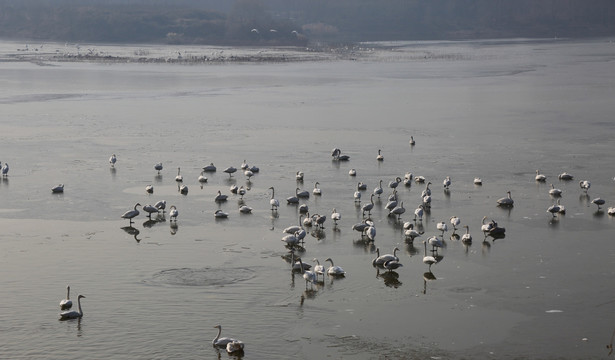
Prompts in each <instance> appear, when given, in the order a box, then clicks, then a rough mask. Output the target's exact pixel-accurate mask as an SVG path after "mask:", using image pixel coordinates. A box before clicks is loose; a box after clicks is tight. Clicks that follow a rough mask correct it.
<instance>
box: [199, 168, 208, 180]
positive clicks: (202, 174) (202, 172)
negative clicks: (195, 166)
mask: <svg viewBox="0 0 615 360" xmlns="http://www.w3.org/2000/svg"><path fill="white" fill-rule="evenodd" d="M198 180H199V182H200V183H204V182H207V177H206V176H205V171H204V170H202V171H201V175H199V178H198Z"/></svg>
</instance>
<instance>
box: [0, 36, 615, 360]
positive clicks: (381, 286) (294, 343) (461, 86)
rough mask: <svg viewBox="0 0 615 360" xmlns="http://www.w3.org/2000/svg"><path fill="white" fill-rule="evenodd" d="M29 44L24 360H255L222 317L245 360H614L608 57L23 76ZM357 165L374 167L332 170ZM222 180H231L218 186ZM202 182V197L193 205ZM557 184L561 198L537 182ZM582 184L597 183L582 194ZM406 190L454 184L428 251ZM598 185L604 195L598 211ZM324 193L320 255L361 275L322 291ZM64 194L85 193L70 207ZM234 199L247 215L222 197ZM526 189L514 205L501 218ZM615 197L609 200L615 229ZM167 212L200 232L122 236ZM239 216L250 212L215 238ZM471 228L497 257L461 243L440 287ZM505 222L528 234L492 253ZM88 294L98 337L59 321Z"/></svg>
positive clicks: (15, 121)
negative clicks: (398, 180)
mask: <svg viewBox="0 0 615 360" xmlns="http://www.w3.org/2000/svg"><path fill="white" fill-rule="evenodd" d="M46 46H47V48H51V49H53V46H54V45H52V44H50V45H46ZM19 47H23V45H22V44H15V43H7V42H4V43H1V44H0V54H1V55H0V58H2V59H4V61H3V62H1V63H0V133H1V134H2V145H0V149H1V151H0V161H2V163H4V162H7V163H9V164H10V172H9V176H8V177H6V178H3V179H2V180H1V182H0V199H1V202H0V227H1V228H2V232H1V233H0V269H1V273H2V276H1V277H0V288H1V289H2V295H3V296H2V297H3V301H2V302H1V303H0V333H2V336H1V337H0V353H1V354H2V356H1V357H3V358H7V359H9V358H10V359H48V358H67V359H83V358H108V359H177V358H182V359H210V358H222V359H226V358H235V357H234V356H229V355H227V354H226V352H225V351H222V352H218V351H216V350H215V349H213V348H212V347H211V339H212V338H213V337H214V336H215V335H216V330H215V329H214V328H213V326H214V325H216V324H218V323H219V324H222V326H223V336H224V335H226V336H232V337H237V338H240V339H241V340H243V341H244V342H245V343H246V351H245V354H244V355H243V357H242V358H245V359H288V358H290V357H291V356H292V357H298V358H302V359H313V358H333V359H342V358H353V359H374V358H391V359H392V358H396V359H397V358H402V359H403V358H405V359H426V358H433V359H460V358H497V359H506V358H510V359H512V358H528V359H551V358H552V359H555V358H557V359H589V358H596V359H602V358H606V357H607V354H608V350H607V348H606V345H607V344H609V343H610V341H611V334H612V333H613V329H614V328H615V317H614V316H613V314H614V313H615V292H614V291H613V288H614V286H613V285H614V280H613V279H614V275H615V247H614V246H613V233H614V229H615V223H614V222H615V219H614V218H613V217H612V216H609V215H607V211H606V209H607V208H608V207H609V206H615V182H614V180H613V177H614V176H615V168H613V166H612V155H611V153H612V151H611V150H612V149H613V147H614V145H615V141H614V140H613V135H614V134H615V121H613V114H615V103H614V102H613V99H614V98H615V71H614V70H615V45H614V44H613V42H610V41H609V40H608V39H607V40H604V39H600V40H594V41H582V42H580V41H578V42H577V41H525V40H515V41H503V42H499V41H498V42H496V41H493V42H456V43H452V42H430V43H390V44H365V48H364V49H363V50H361V51H360V52H359V53H357V57H356V59H355V60H354V61H350V60H324V61H308V62H290V63H259V64H236V63H229V62H227V63H217V64H194V65H185V64H181V65H180V64H143V63H141V64H138V63H117V62H112V63H102V62H59V61H45V60H44V59H43V60H37V61H13V60H14V58H13V57H11V56H12V55H11V54H14V53H15V49H17V48H19ZM57 47H58V48H59V49H60V48H62V47H64V44H62V45H57ZM49 51H52V50H49ZM62 51H66V50H64V49H63V50H62ZM105 51H106V52H110V53H111V52H115V53H117V54H133V53H134V48H131V47H106V48H105ZM148 51H149V52H148V54H172V53H173V52H174V51H176V49H171V48H164V47H161V48H155V49H154V48H152V49H150V50H148ZM190 51H193V52H197V51H202V52H210V53H211V52H215V51H220V49H208V48H207V49H190ZM224 51H226V52H227V53H229V52H232V51H238V52H240V51H246V50H234V49H224ZM184 53H185V51H184ZM161 56H162V55H161ZM410 136H414V138H415V139H416V146H414V147H411V146H409V143H408V140H409V139H410ZM333 147H339V148H341V149H342V151H343V152H344V153H346V154H348V155H350V157H351V159H350V161H349V162H334V161H332V160H331V156H330V153H331V149H332V148H333ZM379 149H381V150H382V154H383V155H384V161H382V162H378V161H377V160H376V155H377V153H378V150H379ZM112 153H115V154H116V155H117V157H118V162H117V164H116V166H115V168H110V166H109V164H108V162H107V161H108V158H109V156H110V155H111V154H112ZM244 159H245V160H246V161H247V162H248V163H249V164H250V165H255V166H258V167H259V168H260V173H258V174H256V175H255V176H254V177H252V179H251V181H247V180H246V178H245V177H244V176H243V174H241V173H240V172H237V173H235V175H234V176H233V177H232V178H231V177H229V176H228V175H227V174H225V173H223V172H222V171H221V170H222V169H224V168H226V167H228V166H231V165H232V166H235V167H239V166H240V164H241V163H242V162H243V160H244ZM157 162H162V163H163V165H164V169H163V171H162V172H161V174H160V175H157V173H156V171H155V170H154V169H153V165H154V164H155V163H157ZM210 162H213V163H214V164H215V165H216V166H217V167H218V172H216V173H213V174H207V176H208V178H209V179H208V182H207V183H206V184H204V185H202V186H201V185H200V184H199V183H198V182H197V177H198V175H199V172H200V169H201V167H203V166H204V165H207V164H209V163H210ZM178 167H180V168H181V173H182V175H183V177H184V184H186V185H187V186H188V187H189V193H188V195H181V194H179V192H178V185H177V183H176V182H175V180H174V179H175V175H176V174H177V168H178ZM350 168H354V169H356V171H357V176H356V177H350V176H349V175H348V171H349V169H350ZM536 169H540V170H541V172H542V173H544V174H545V175H547V176H548V179H547V182H546V183H544V184H543V183H537V182H535V181H534V175H535V171H536ZM297 171H303V172H304V173H305V179H304V181H303V182H302V183H301V182H297V181H296V180H295V173H296V172H297ZM564 171H566V172H569V173H572V174H573V175H574V176H575V179H574V180H573V181H570V182H564V181H559V180H558V178H557V175H558V174H560V173H562V172H564ZM406 172H412V173H413V174H414V175H415V176H416V175H422V176H425V177H426V178H427V179H428V181H431V182H432V183H433V184H432V186H431V188H432V190H433V194H432V197H433V205H432V209H431V212H430V213H429V214H427V215H426V216H425V218H424V219H423V221H422V226H423V230H424V231H425V233H424V234H423V235H422V237H420V238H417V239H416V240H415V241H414V243H413V244H408V243H406V242H405V240H404V235H403V229H402V224H403V222H404V221H410V220H412V219H413V211H414V209H415V208H416V207H417V206H418V205H419V204H420V202H421V200H420V193H421V191H422V190H423V189H424V185H419V184H414V183H413V184H412V186H410V187H407V186H404V185H403V184H401V185H400V186H399V188H398V197H399V200H400V201H403V202H404V206H405V207H406V209H407V210H406V213H405V214H404V215H403V216H402V220H401V221H396V220H395V219H394V218H391V217H388V216H387V210H386V209H385V208H384V205H385V203H386V196H388V195H389V194H390V193H391V190H390V189H388V188H386V184H388V183H389V181H391V180H393V179H394V178H395V177H397V176H400V177H402V178H403V175H404V174H405V173H406ZM447 175H448V176H450V177H451V178H452V182H453V183H452V186H451V189H450V190H449V191H448V192H446V191H444V190H443V188H442V185H441V184H442V180H443V179H444V178H445V177H446V176H447ZM477 176H478V177H481V178H482V179H483V182H484V184H483V185H482V186H475V185H474V184H473V179H474V177H477ZM581 179H587V180H590V181H591V183H592V186H591V188H590V190H589V194H588V195H586V194H585V193H584V192H582V191H581V189H580V188H579V185H578V181H579V180H581ZM379 180H383V184H384V186H385V193H384V195H383V197H382V198H381V199H379V200H376V201H375V207H374V211H373V212H372V219H373V221H374V222H375V226H376V228H377V237H376V241H375V244H365V243H364V242H362V241H361V240H360V235H359V233H357V232H356V231H354V230H352V229H351V227H352V225H353V224H355V223H357V222H359V221H360V220H361V218H362V216H361V211H360V206H359V205H357V204H355V203H354V202H353V192H354V191H355V187H356V184H357V182H358V181H362V182H365V183H367V184H368V190H367V191H364V192H363V197H362V203H365V202H366V201H369V194H370V193H371V191H372V190H373V189H374V188H375V187H376V186H377V184H378V182H379ZM316 181H318V182H319V183H320V188H321V189H322V192H323V195H322V196H321V197H314V196H311V197H310V198H309V199H308V200H307V201H305V203H307V204H308V206H309V208H310V213H312V214H313V213H320V214H323V215H326V216H327V217H328V220H327V221H326V223H325V229H324V230H323V231H320V232H318V231H315V230H314V229H311V230H310V234H309V235H308V236H307V241H306V244H305V249H306V251H305V252H303V253H301V255H302V258H303V259H304V260H305V261H306V262H309V263H312V261H311V260H312V259H313V258H318V259H319V260H320V261H321V263H322V262H324V259H325V258H327V257H331V258H333V260H334V261H335V264H336V265H340V266H342V267H343V268H344V269H345V270H346V272H347V276H346V277H345V278H342V279H331V278H326V279H325V281H324V283H321V284H318V285H316V286H314V287H313V289H310V286H308V287H307V290H306V284H305V281H304V280H303V278H302V277H301V275H300V274H293V273H292V272H291V271H290V268H289V265H288V263H287V262H286V261H284V260H283V258H282V256H283V255H285V254H287V252H288V251H287V249H286V248H285V247H284V246H283V243H282V242H281V241H280V239H281V238H282V236H283V234H282V229H284V228H285V227H287V226H290V225H294V224H297V223H298V218H299V213H298V207H297V206H295V205H286V201H285V200H284V199H285V198H287V197H289V196H292V195H294V192H295V189H296V188H297V187H299V188H301V189H306V190H310V191H311V189H312V188H313V187H314V183H315V182H316ZM58 183H63V184H65V192H64V194H52V193H51V191H50V189H51V187H52V186H54V185H56V184H58ZM550 183H553V184H554V186H555V187H557V188H560V189H562V190H563V196H562V198H561V203H562V204H563V205H565V206H566V208H567V213H566V214H565V215H561V216H558V217H556V218H552V216H551V215H550V214H549V213H547V212H546V209H547V207H548V206H550V205H551V204H553V203H554V199H553V198H551V197H550V195H549V194H548V190H549V188H550V186H549V184H550ZM148 184H152V185H153V186H154V193H153V194H151V195H148V194H146V192H145V186H146V185H148ZM233 184H236V185H238V186H241V185H243V186H244V187H247V188H248V192H247V194H246V195H245V196H244V199H243V201H244V202H245V203H246V204H247V205H249V206H251V207H253V208H254V210H253V213H252V214H250V215H243V214H240V213H239V212H238V210H237V209H238V205H239V203H240V202H241V200H240V199H239V196H237V195H233V194H230V192H229V187H230V186H231V185H233ZM271 186H274V187H275V196H276V198H278V199H279V200H280V202H281V206H280V209H279V211H278V212H277V214H272V212H271V210H270V206H269V198H270V196H271V191H270V190H268V188H269V187H271ZM218 190H220V191H221V192H222V193H225V194H228V195H229V200H228V201H227V202H226V203H222V204H216V203H215V202H214V200H213V199H214V196H215V194H216V193H217V191H218ZM509 190H510V191H511V192H512V196H513V198H514V200H515V206H514V208H512V209H501V208H498V207H496V206H495V204H496V203H495V202H496V200H497V199H498V198H501V197H504V196H506V191H509ZM596 197H602V198H603V199H605V200H606V205H605V206H603V209H602V210H601V211H597V208H596V206H595V205H593V204H591V199H593V198H596ZM161 199H165V200H166V201H167V206H170V205H176V206H177V208H178V209H179V213H180V215H179V218H178V221H177V226H176V227H173V226H171V222H170V221H169V218H168V215H165V216H160V217H158V218H156V221H148V219H147V217H145V216H144V215H143V212H142V214H141V215H140V216H139V217H138V218H136V221H135V224H134V228H132V229H131V228H127V226H128V221H126V220H124V219H120V215H121V214H122V213H124V212H125V211H126V210H129V209H131V208H132V207H133V206H134V204H135V203H137V202H139V203H141V204H142V205H145V204H153V203H155V202H156V201H158V200H161ZM333 208H336V209H337V210H338V211H339V212H340V213H341V214H342V220H341V221H340V222H339V224H338V226H337V227H335V226H334V225H333V222H332V221H331V219H330V218H329V216H330V214H331V211H332V209H333ZM217 209H222V210H224V211H226V212H228V213H229V214H230V215H229V218H228V219H223V220H215V219H214V216H213V213H214V211H215V210H217ZM453 215H456V216H458V217H460V218H461V221H462V225H463V224H466V225H469V227H470V231H471V232H472V234H473V236H474V242H473V243H472V244H471V245H469V246H468V245H464V244H463V243H461V242H460V241H458V240H455V238H451V234H452V231H451V230H449V231H448V232H446V233H445V234H444V239H445V242H446V247H445V248H444V249H443V250H442V251H441V252H440V253H441V255H443V256H444V258H443V260H442V261H441V262H439V263H438V264H435V265H434V266H433V267H432V274H429V273H428V267H427V265H425V264H423V262H422V258H423V245H422V243H421V240H423V239H426V238H427V237H429V236H431V235H436V234H439V233H440V232H438V231H437V230H436V223H437V222H440V221H446V222H448V219H449V218H450V217H451V216H453ZM483 216H488V217H490V218H493V219H495V220H497V221H498V223H499V224H500V225H501V226H504V227H505V228H506V237H505V238H503V239H497V240H494V239H492V238H488V239H487V240H486V241H483V236H482V234H481V233H480V225H481V219H482V218H483ZM154 218H155V217H154ZM133 229H137V230H138V234H136V235H135V233H136V232H135V231H134V230H133ZM458 232H459V233H461V232H462V230H459V231H458ZM396 246H397V247H399V248H400V251H399V252H398V255H399V256H400V262H401V263H402V264H403V267H401V268H399V269H397V270H396V271H395V272H394V273H392V274H386V273H385V271H383V270H381V269H377V268H374V267H372V265H371V261H372V259H373V258H374V257H375V256H376V255H375V251H376V247H378V248H380V250H381V252H382V253H389V252H391V251H392V249H393V248H394V247H396ZM431 275H433V276H431ZM434 278H435V280H434ZM67 284H70V285H71V289H72V292H71V295H72V296H71V297H72V298H73V299H75V298H76V296H77V294H84V295H86V299H84V300H83V303H82V305H83V310H84V313H85V315H84V317H83V318H82V319H81V320H79V321H77V320H74V321H63V322H62V321H58V313H59V306H58V302H59V301H60V300H61V299H62V298H63V297H64V296H65V286H66V285H67Z"/></svg>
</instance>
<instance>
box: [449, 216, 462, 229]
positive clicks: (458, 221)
mask: <svg viewBox="0 0 615 360" xmlns="http://www.w3.org/2000/svg"><path fill="white" fill-rule="evenodd" d="M459 224H461V219H460V218H459V217H458V216H451V225H453V232H454V231H457V225H459Z"/></svg>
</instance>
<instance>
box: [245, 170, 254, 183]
mask: <svg viewBox="0 0 615 360" xmlns="http://www.w3.org/2000/svg"><path fill="white" fill-rule="evenodd" d="M243 174H244V175H245V177H247V178H248V181H250V178H252V176H254V171H252V170H250V169H248V170H246V171H244V172H243Z"/></svg>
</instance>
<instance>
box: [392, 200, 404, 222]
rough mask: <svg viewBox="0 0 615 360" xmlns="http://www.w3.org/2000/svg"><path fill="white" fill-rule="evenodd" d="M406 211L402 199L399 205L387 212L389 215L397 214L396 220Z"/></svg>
mask: <svg viewBox="0 0 615 360" xmlns="http://www.w3.org/2000/svg"><path fill="white" fill-rule="evenodd" d="M405 212H406V208H405V207H404V202H403V201H402V202H401V204H399V206H396V207H395V208H393V210H391V211H390V212H389V215H397V220H400V219H401V216H402V214H403V213H405Z"/></svg>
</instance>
